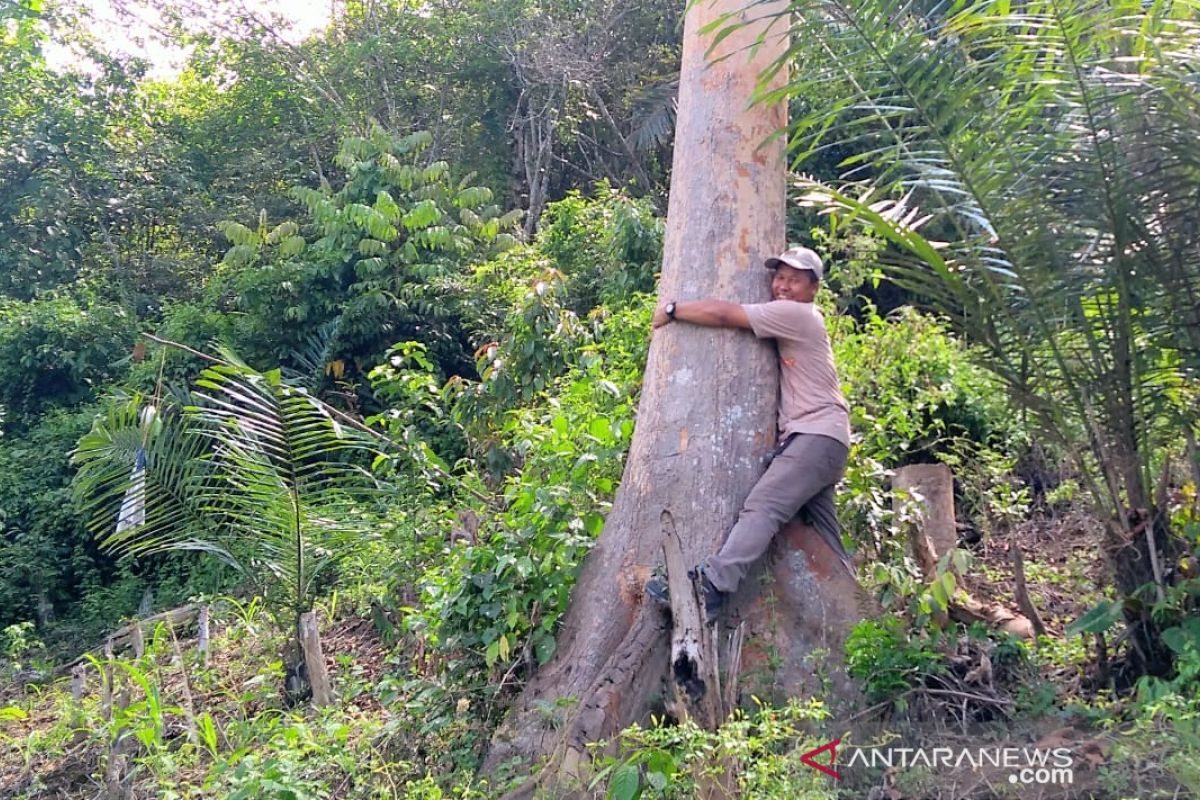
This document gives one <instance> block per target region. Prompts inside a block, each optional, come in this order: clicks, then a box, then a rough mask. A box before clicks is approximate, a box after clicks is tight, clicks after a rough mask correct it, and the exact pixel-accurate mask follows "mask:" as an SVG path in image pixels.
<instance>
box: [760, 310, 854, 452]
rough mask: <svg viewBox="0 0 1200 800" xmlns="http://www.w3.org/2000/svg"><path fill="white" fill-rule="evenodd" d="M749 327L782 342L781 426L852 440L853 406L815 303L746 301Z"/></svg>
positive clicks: (784, 432) (790, 430) (786, 429)
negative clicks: (835, 362)
mask: <svg viewBox="0 0 1200 800" xmlns="http://www.w3.org/2000/svg"><path fill="white" fill-rule="evenodd" d="M742 308H743V309H745V311H746V317H747V318H748V319H749V320H750V328H751V329H752V330H753V331H754V335H755V336H757V337H758V338H760V339H774V340H775V342H776V345H777V346H778V348H779V431H780V434H781V435H783V436H786V435H788V434H791V433H816V434H820V435H822V436H828V437H829V438H831V439H836V440H838V441H839V442H841V443H842V444H844V445H846V446H847V447H849V446H850V407H849V406H848V405H847V404H846V398H845V397H843V396H842V386H841V382H840V381H839V380H838V376H837V369H836V367H834V364H833V348H832V347H831V346H830V344H829V333H828V332H827V331H826V330H825V319H824V317H822V315H821V312H820V310H819V309H818V308H817V307H816V305H815V304H813V303H800V302H797V301H795V300H772V301H771V302H769V303H756V304H752V305H744V306H742Z"/></svg>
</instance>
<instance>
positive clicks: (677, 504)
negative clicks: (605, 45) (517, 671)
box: [484, 0, 856, 791]
mask: <svg viewBox="0 0 1200 800" xmlns="http://www.w3.org/2000/svg"><path fill="white" fill-rule="evenodd" d="M743 5H744V4H743V3H741V2H731V1H729V0H717V2H713V3H711V4H710V3H698V4H695V5H693V6H692V7H691V8H689V10H688V12H687V19H686V23H685V29H684V49H683V63H682V67H681V80H680V92H679V113H678V119H677V127H676V131H675V150H674V164H673V170H672V179H671V194H670V202H669V208H668V226H667V237H666V243H665V251H664V260H663V271H662V283H661V297H662V298H663V299H679V300H688V299H696V298H702V297H709V296H712V297H718V298H722V299H727V300H733V301H741V302H758V301H762V300H765V299H767V298H768V296H769V290H768V279H769V273H768V272H767V271H766V270H765V269H764V267H763V260H764V258H765V257H767V256H769V255H772V254H774V253H776V252H778V251H779V250H781V249H782V248H783V246H784V244H785V242H784V227H785V205H784V204H785V194H786V186H785V164H784V147H783V140H782V139H775V140H773V141H772V142H770V143H765V141H766V140H767V138H768V137H769V136H770V134H771V133H772V132H774V131H776V130H777V129H779V128H780V127H781V126H783V125H784V124H785V122H786V119H785V110H784V108H783V107H782V106H773V107H767V106H763V105H755V106H750V105H749V99H750V97H751V94H752V92H753V89H754V86H755V83H756V80H757V78H758V75H759V73H760V72H761V71H762V70H763V68H764V67H765V66H766V65H768V64H770V63H771V62H772V61H774V60H775V59H776V58H777V57H778V56H779V55H780V54H781V53H782V52H783V50H784V48H785V47H786V39H785V38H784V36H783V35H782V34H783V32H784V30H785V27H784V26H783V25H778V26H777V30H776V31H772V32H771V34H770V36H769V37H768V39H767V41H766V42H765V43H764V44H763V45H762V46H761V47H760V48H758V49H757V50H756V51H755V52H754V53H753V55H750V54H749V53H748V51H747V50H746V49H745V48H746V47H747V45H749V44H750V43H751V42H752V41H754V40H755V39H756V38H757V37H758V36H760V35H761V34H762V33H763V30H764V27H765V25H764V24H762V23H754V24H751V25H750V26H748V27H747V28H744V29H742V30H740V31H738V33H736V34H734V35H732V36H730V37H728V38H726V39H725V40H724V41H722V43H721V45H720V46H719V48H718V51H717V52H714V53H711V54H710V53H707V52H706V51H707V50H708V48H709V46H710V44H711V41H712V36H711V35H709V36H701V35H700V30H701V28H702V27H703V26H704V25H705V24H707V23H708V22H709V21H711V20H713V19H715V18H717V17H718V16H719V15H721V14H723V13H726V12H730V11H734V10H736V9H738V8H740V7H742V6H743ZM772 10H778V7H775V6H766V5H756V6H754V7H753V10H752V12H751V14H750V15H748V16H749V17H761V16H762V15H764V14H765V13H768V12H770V11H772ZM724 54H732V55H730V56H729V57H728V58H725V59H724V60H720V61H717V62H716V63H712V62H713V61H714V60H715V59H717V58H720V56H721V55H724ZM782 79H783V76H782V74H781V75H780V76H779V80H782ZM777 386H778V369H777V365H776V354H775V349H774V346H773V345H772V344H770V343H763V342H758V341H755V340H754V338H753V337H752V336H750V335H749V334H747V333H746V332H738V331H730V330H719V329H711V328H701V327H696V326H689V325H685V324H671V325H667V326H666V327H664V328H662V329H660V330H658V331H657V332H656V333H655V334H654V340H653V342H652V343H651V347H650V354H649V360H648V362H647V365H646V373H645V379H644V383H643V387H642V398H641V404H640V406H639V409H638V418H637V429H636V432H635V434H634V437H633V442H632V446H631V450H630V453H629V459H628V462H627V466H626V469H625V475H624V478H623V480H622V483H621V487H620V491H619V492H618V494H617V498H616V501H615V504H614V507H613V510H612V513H611V514H610V515H609V518H608V521H607V523H606V525H605V529H604V532H603V534H602V535H601V537H600V539H599V541H598V543H597V544H596V546H595V548H594V549H593V551H592V552H591V554H590V555H589V556H588V559H587V562H586V563H585V565H584V567H583V570H582V573H581V575H580V577H579V581H578V584H577V585H576V587H575V591H574V594H573V596H572V604H571V609H570V611H569V612H568V614H567V617H566V620H565V622H564V625H563V629H562V632H561V634H560V636H559V640H558V649H557V654H556V655H555V657H554V658H553V660H552V661H551V662H550V663H549V664H547V665H546V666H545V667H544V668H543V669H542V670H541V671H540V672H539V673H538V674H536V675H535V676H534V678H533V679H532V681H531V682H530V684H529V685H528V686H527V687H526V690H525V692H524V693H523V695H522V696H521V698H520V699H519V701H518V703H517V704H516V707H515V708H514V709H513V712H512V713H511V715H510V717H509V720H508V721H507V722H506V724H505V725H504V726H503V727H502V729H501V730H500V731H499V732H498V733H497V735H496V737H495V739H494V740H493V742H492V748H491V752H490V753H489V757H488V759H487V762H486V764H485V767H484V769H485V771H490V770H493V769H495V768H496V767H498V766H500V765H501V764H503V763H504V762H506V761H508V760H510V759H512V758H523V759H525V760H528V761H531V762H536V761H538V760H539V759H543V760H545V762H546V763H548V764H549V765H550V768H549V770H546V771H545V772H544V773H543V776H544V781H543V785H545V781H546V780H548V781H554V780H557V778H558V777H560V776H562V775H564V774H566V775H572V774H576V768H577V767H579V766H580V764H581V762H582V761H583V760H584V758H585V756H584V749H583V748H584V745H585V744H586V743H588V742H593V741H596V740H598V739H602V738H605V737H608V736H611V735H612V734H614V733H615V732H617V731H618V730H620V729H621V728H622V727H624V726H626V725H628V724H629V723H631V722H633V721H635V720H643V719H645V718H646V717H647V715H648V714H649V713H650V712H651V711H654V710H659V711H661V710H662V709H661V707H658V708H655V707H654V706H653V703H654V702H656V701H658V700H660V699H661V698H664V697H666V696H667V695H669V690H666V687H665V685H664V679H665V678H666V672H667V670H666V667H667V662H668V658H669V649H670V636H669V633H668V629H667V626H668V624H669V623H668V620H667V616H666V615H665V614H664V613H663V612H662V610H661V609H659V608H657V607H654V606H653V605H647V604H646V603H645V602H644V600H643V584H644V583H645V581H646V579H647V578H648V577H649V575H650V573H651V571H652V569H653V567H654V566H655V565H657V564H661V563H662V558H663V556H662V548H663V543H664V534H663V525H662V522H661V517H662V513H663V511H664V510H666V511H669V512H670V513H671V515H672V516H673V518H674V520H675V523H676V525H677V527H678V532H679V537H680V539H681V542H682V546H683V551H684V557H685V559H687V560H688V563H696V562H698V561H700V560H701V559H702V558H703V557H704V556H706V555H708V554H709V553H711V552H713V551H714V550H715V549H716V548H717V547H718V546H719V545H720V543H721V541H722V540H723V538H724V536H725V534H726V532H727V531H728V530H729V528H730V526H731V525H732V523H733V522H734V520H735V519H736V517H737V513H738V511H739V509H740V506H741V502H742V500H743V499H744V498H745V496H746V494H747V493H748V491H749V490H750V488H751V486H752V485H753V484H754V482H755V480H756V479H757V478H758V476H759V475H760V474H761V473H762V468H763V465H762V457H763V456H764V454H765V453H767V452H768V451H769V450H770V449H771V448H772V446H773V445H774V442H775V412H776V403H777ZM779 539H780V541H779V542H777V546H776V548H775V549H776V551H778V552H776V553H775V554H774V556H773V557H772V558H771V559H769V560H770V561H771V562H772V571H773V572H774V573H775V577H776V584H777V588H778V589H779V590H780V594H782V595H785V597H784V603H783V607H782V609H780V607H778V606H776V605H775V604H774V603H770V604H768V603H764V602H762V601H761V599H760V597H761V596H762V595H763V593H764V590H763V581H760V580H755V579H753V578H749V579H747V581H746V590H745V591H744V592H742V593H741V594H742V596H740V597H738V598H735V600H736V601H737V602H735V603H734V608H733V613H734V614H735V615H737V616H744V617H746V618H748V619H749V621H750V630H751V635H753V633H754V632H755V631H759V632H763V631H764V629H766V628H768V627H769V628H770V629H771V630H770V631H769V632H768V636H769V637H770V638H771V639H773V640H774V642H775V643H776V644H773V645H770V646H768V645H764V644H763V643H762V642H761V641H760V642H759V643H758V644H757V645H756V644H755V643H754V642H753V641H750V642H748V644H747V655H746V659H748V663H749V664H750V665H751V666H754V665H755V664H756V662H765V661H767V660H768V659H766V658H765V655H764V654H765V653H766V652H768V651H770V652H778V653H781V654H782V655H783V656H784V660H785V661H789V660H791V661H802V660H803V658H804V656H805V655H806V654H807V653H808V652H810V651H811V650H812V649H813V648H814V647H820V646H826V647H828V646H833V647H834V648H836V647H837V645H838V641H836V639H837V637H834V640H831V639H830V638H829V637H828V636H826V631H827V629H828V628H829V625H830V621H831V620H843V619H844V618H847V617H848V616H853V613H854V610H855V609H856V606H855V597H854V583H853V581H852V580H850V579H849V578H848V576H845V574H844V570H843V571H842V572H841V573H840V575H839V573H838V571H837V570H834V569H832V568H831V565H833V564H834V563H835V562H836V558H832V553H825V552H822V550H821V548H822V545H821V544H820V543H819V542H817V541H816V540H817V537H815V536H806V535H805V531H804V528H803V526H799V525H794V526H792V527H791V528H790V529H789V532H788V534H787V535H785V536H782V537H779ZM787 542H791V546H790V547H789V546H788V545H787V544H786V543H787ZM806 549H807V550H809V551H810V554H806V553H805V552H804V551H805V550H806ZM825 549H826V550H827V548H825ZM781 555H782V557H780V556H781ZM781 578H782V581H781V580H780V579H781ZM831 587H832V588H831ZM831 592H832V595H833V596H834V598H835V599H834V600H832V601H831V602H825V600H826V599H827V598H826V597H824V595H827V594H830V593H831ZM789 598H790V599H789ZM796 603H803V604H804V605H805V606H806V614H805V615H804V619H798V616H799V615H796V614H795V604H796ZM767 608H770V609H773V611H770V612H769V613H768V612H767V611H765V610H764V609H767ZM789 616H790V618H789ZM768 619H771V622H770V623H769V624H768V623H767V622H766V620H768ZM835 627H836V625H835ZM777 633H778V636H776V634H777ZM797 666H799V668H800V669H802V670H803V671H804V672H805V674H808V673H811V671H812V669H811V666H805V665H797ZM760 671H761V670H760ZM775 684H776V686H780V685H782V686H784V687H786V688H785V691H787V692H789V693H790V692H794V691H796V690H798V685H799V684H798V682H797V681H789V680H787V679H782V680H780V679H779V678H778V676H776V679H775ZM751 688H752V689H755V690H757V689H758V688H759V687H757V686H756V687H751ZM560 791H561V790H560Z"/></svg>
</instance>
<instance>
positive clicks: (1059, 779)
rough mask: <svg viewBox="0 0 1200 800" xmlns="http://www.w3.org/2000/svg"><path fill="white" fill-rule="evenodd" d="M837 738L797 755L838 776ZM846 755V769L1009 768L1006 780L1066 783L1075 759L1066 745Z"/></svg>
mask: <svg viewBox="0 0 1200 800" xmlns="http://www.w3.org/2000/svg"><path fill="white" fill-rule="evenodd" d="M841 743H842V740H841V739H834V740H833V741H831V742H826V743H825V744H823V745H821V746H820V747H817V748H815V749H813V750H809V751H808V752H807V753H804V754H803V755H801V756H800V762H801V763H802V764H805V765H807V766H810V767H812V768H813V769H815V770H817V771H818V772H823V773H825V774H826V775H828V776H830V777H831V778H834V779H835V780H839V781H840V780H842V774H841V772H839V771H838V770H837V769H836V768H837V767H838V764H839V762H838V752H837V749H838V746H839V745H841ZM846 752H848V753H849V757H848V758H846V759H845V761H844V762H843V763H842V768H843V769H846V768H849V767H854V766H862V767H887V768H891V769H907V768H911V767H925V768H928V769H939V768H941V769H947V770H950V769H961V768H963V767H967V768H969V769H971V770H976V771H977V770H981V769H999V770H1010V772H1009V773H1008V782H1009V783H1013V784H1016V783H1021V784H1056V785H1067V784H1071V783H1073V782H1074V780H1075V769H1074V766H1075V761H1074V759H1073V758H1072V756H1071V751H1070V750H1069V749H1068V748H1066V747H1053V748H1045V747H959V748H954V747H850V748H847V749H846ZM826 753H828V754H829V763H827V764H824V763H821V762H820V761H817V760H816V758H817V757H818V756H824V755H825V754H826Z"/></svg>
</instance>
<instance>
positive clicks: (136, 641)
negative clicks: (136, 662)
mask: <svg viewBox="0 0 1200 800" xmlns="http://www.w3.org/2000/svg"><path fill="white" fill-rule="evenodd" d="M129 643H130V644H131V645H133V657H134V658H141V657H142V656H144V655H146V636H145V634H144V633H142V626H141V625H140V624H139V623H136V622H135V623H134V624H133V629H132V630H131V631H130V632H129Z"/></svg>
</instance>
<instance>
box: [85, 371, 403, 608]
mask: <svg viewBox="0 0 1200 800" xmlns="http://www.w3.org/2000/svg"><path fill="white" fill-rule="evenodd" d="M223 357H224V359H223V363H221V364H219V365H217V366H213V367H210V368H208V369H206V370H204V371H203V372H202V373H201V375H200V377H199V378H198V379H197V380H196V389H195V391H194V392H193V393H192V395H191V405H189V406H188V407H187V408H186V409H183V411H182V413H179V414H175V415H173V416H172V418H171V420H170V422H169V424H168V423H167V422H165V421H164V420H163V419H162V418H161V417H158V418H156V419H155V420H154V421H152V422H150V423H147V422H146V419H147V418H146V416H145V414H144V408H145V406H146V402H145V400H144V398H141V397H135V398H132V399H131V400H129V401H128V402H125V403H119V404H115V405H114V406H113V407H112V409H111V410H110V412H109V414H108V415H107V416H106V417H105V418H103V419H101V420H98V421H97V422H96V424H95V425H94V427H93V429H92V431H91V432H90V433H89V434H88V435H87V436H85V437H84V438H83V439H82V440H81V441H80V444H79V447H78V449H77V451H76V460H77V462H78V463H80V464H81V469H80V473H79V477H78V479H77V483H76V491H77V492H78V494H79V496H80V497H81V499H82V501H83V503H84V507H85V509H86V510H87V511H88V513H89V515H90V518H91V525H92V529H93V531H94V532H96V534H97V536H98V537H99V538H100V540H101V543H102V545H103V546H105V547H107V548H109V549H112V550H114V551H116V552H118V553H121V554H123V555H126V556H146V555H152V554H156V553H163V552H168V551H172V550H193V551H201V552H206V553H209V554H211V555H214V556H216V557H218V558H221V559H222V560H224V561H227V562H229V563H231V564H233V565H234V566H236V567H237V568H238V569H240V570H242V571H243V572H245V573H246V574H247V575H249V576H250V577H252V578H255V579H256V580H257V581H258V582H259V583H260V585H261V586H262V587H263V588H264V589H265V590H273V591H274V593H275V594H277V595H280V596H283V597H285V598H286V601H285V602H286V604H287V605H288V606H289V607H290V608H293V609H298V610H303V609H304V607H305V606H306V605H307V604H309V603H311V598H312V592H313V590H314V587H315V586H316V585H317V584H318V582H319V581H321V580H322V579H323V578H324V577H325V575H326V574H327V573H328V571H329V570H330V569H332V568H333V567H334V565H336V563H337V562H338V561H339V560H340V559H341V558H343V557H345V556H346V555H347V554H348V553H349V552H350V550H351V547H352V546H353V544H354V542H356V541H361V540H363V539H364V538H366V537H367V536H368V535H369V534H368V533H367V532H366V531H365V530H364V529H363V528H362V526H361V525H360V524H359V523H357V522H356V517H357V516H360V511H361V510H362V508H363V507H364V506H367V505H368V504H370V503H371V502H372V501H373V499H374V498H376V497H378V496H379V493H380V487H379V485H378V484H377V482H376V481H375V479H374V477H373V476H372V475H371V473H370V471H369V469H368V465H369V464H370V463H371V461H372V459H373V458H374V456H375V455H377V453H376V451H375V449H374V447H373V440H369V439H367V438H366V437H365V436H364V435H362V434H361V433H359V432H358V431H357V430H354V429H351V428H348V427H347V426H345V425H343V424H342V423H341V422H339V420H338V419H337V418H336V417H335V416H334V415H333V414H332V413H331V412H330V410H329V408H328V407H327V406H326V405H325V404H324V403H322V402H321V401H320V400H319V399H317V398H316V397H314V396H313V395H312V394H310V393H309V392H308V391H307V390H306V389H304V388H302V387H297V386H294V385H292V384H289V383H287V382H286V381H284V380H283V378H282V376H281V374H280V373H279V371H277V370H276V371H272V372H265V373H264V372H258V371H256V370H253V369H251V368H250V367H248V366H246V365H245V364H244V363H242V362H241V361H240V360H239V359H238V358H237V356H236V354H234V353H232V352H228V351H223ZM139 452H142V453H145V454H146V458H145V469H144V471H136V470H135V466H136V464H137V463H138V459H139V456H138V454H139ZM131 491H136V492H143V493H144V494H143V505H144V508H145V519H144V521H142V522H141V523H140V524H137V525H134V526H130V527H121V526H118V525H117V524H116V523H117V515H118V514H119V513H120V512H119V508H120V506H121V503H122V501H123V499H124V498H126V497H127V496H128V494H129V493H130V492H131Z"/></svg>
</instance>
